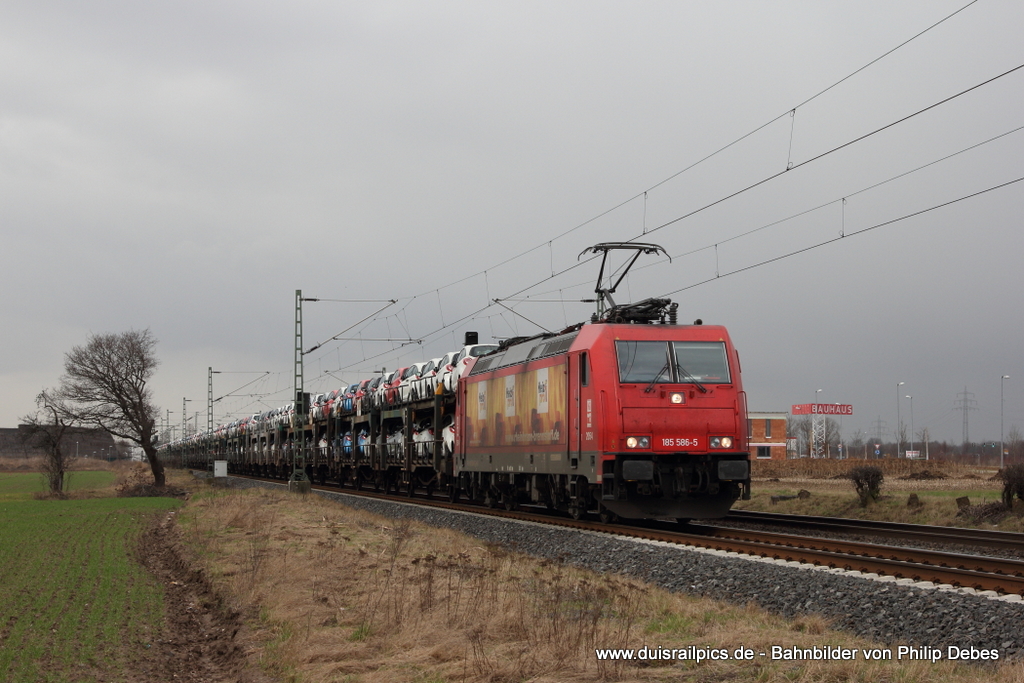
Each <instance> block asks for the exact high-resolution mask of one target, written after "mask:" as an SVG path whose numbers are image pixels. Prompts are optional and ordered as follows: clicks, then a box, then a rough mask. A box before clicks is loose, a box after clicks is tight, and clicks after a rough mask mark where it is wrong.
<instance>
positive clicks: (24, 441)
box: [0, 425, 128, 460]
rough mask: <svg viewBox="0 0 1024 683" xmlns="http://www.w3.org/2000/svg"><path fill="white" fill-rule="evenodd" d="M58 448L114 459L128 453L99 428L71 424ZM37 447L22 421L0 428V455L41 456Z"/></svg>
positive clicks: (18, 456) (81, 456) (72, 452)
mask: <svg viewBox="0 0 1024 683" xmlns="http://www.w3.org/2000/svg"><path fill="white" fill-rule="evenodd" d="M61 449H62V450H64V451H65V452H66V453H69V454H71V455H75V454H77V455H78V457H80V458H101V459H103V460H114V459H117V458H125V457H128V455H127V451H126V449H125V448H124V447H122V446H119V445H118V444H116V443H114V439H113V438H112V437H111V436H110V434H107V433H106V432H104V431H101V430H99V429H85V428H80V427H72V428H70V429H68V431H66V432H65V433H64V439H63V440H62V441H61ZM42 455H43V451H42V450H41V449H39V448H38V447H37V446H36V445H35V444H34V443H33V441H32V439H31V438H29V437H28V428H27V427H26V426H25V425H19V426H18V427H16V428H14V429H11V428H9V427H8V428H0V458H34V457H38V456H42Z"/></svg>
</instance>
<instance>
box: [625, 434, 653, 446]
mask: <svg viewBox="0 0 1024 683" xmlns="http://www.w3.org/2000/svg"><path fill="white" fill-rule="evenodd" d="M650 447H651V440H650V439H648V438H647V437H646V436H629V437H626V448H650Z"/></svg>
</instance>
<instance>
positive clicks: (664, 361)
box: [615, 340, 732, 384]
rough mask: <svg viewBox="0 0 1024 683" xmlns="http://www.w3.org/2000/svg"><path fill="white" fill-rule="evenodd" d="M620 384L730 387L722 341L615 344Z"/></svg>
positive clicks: (623, 342)
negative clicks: (698, 384)
mask: <svg viewBox="0 0 1024 683" xmlns="http://www.w3.org/2000/svg"><path fill="white" fill-rule="evenodd" d="M615 353H616V356H617V358H618V364H619V381H620V382H621V383H623V384H641V383H652V384H653V383H655V382H662V383H665V384H688V383H692V382H697V383H701V384H730V383H731V382H732V376H731V375H730V373H729V362H728V360H727V357H726V353H725V343H723V342H684V341H673V342H663V341H623V340H619V341H616V342H615Z"/></svg>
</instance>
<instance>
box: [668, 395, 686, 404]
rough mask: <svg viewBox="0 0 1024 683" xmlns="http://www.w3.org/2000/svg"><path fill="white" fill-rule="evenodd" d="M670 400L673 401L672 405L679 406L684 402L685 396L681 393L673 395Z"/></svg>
mask: <svg viewBox="0 0 1024 683" xmlns="http://www.w3.org/2000/svg"><path fill="white" fill-rule="evenodd" d="M669 400H670V401H672V403H675V404H676V405H679V404H681V403H682V402H683V395H682V394H680V393H675V394H672V396H670V397H669Z"/></svg>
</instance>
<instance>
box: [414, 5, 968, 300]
mask: <svg viewBox="0 0 1024 683" xmlns="http://www.w3.org/2000/svg"><path fill="white" fill-rule="evenodd" d="M976 2H978V0H971V1H970V2H968V3H967V4H965V5H964V6H962V7H960V8H959V9H957V10H954V11H953V12H951V13H949V14H947V15H946V16H944V17H942V18H941V19H939V20H938V21H936V22H934V23H932V24H930V25H929V26H928V27H926V28H924V29H923V30H921V31H919V32H917V33H915V34H914V35H913V36H911V37H910V38H907V39H906V40H904V41H903V42H901V43H899V44H898V45H896V46H895V47H892V48H890V49H888V50H886V51H885V52H883V53H882V54H880V55H879V56H877V57H875V58H874V59H872V60H871V61H869V62H867V63H866V64H864V65H862V66H860V67H858V68H857V69H854V70H853V71H851V72H850V73H849V74H847V75H845V76H843V77H842V78H840V79H839V80H837V81H835V82H833V83H832V84H831V85H829V86H827V87H825V88H823V89H822V90H819V91H818V92H816V93H815V94H813V95H811V96H810V97H808V98H806V99H805V100H803V101H802V102H800V103H799V104H797V105H795V106H793V107H789V108H788V109H786V111H784V112H782V113H781V114H779V115H777V116H774V117H772V118H771V119H769V120H768V121H765V122H764V123H762V124H761V125H759V126H756V127H755V128H754V129H752V130H750V131H749V132H747V133H745V134H743V135H741V136H739V137H737V138H735V139H734V140H732V141H731V142H729V143H728V144H726V145H723V146H722V147H719V148H718V149H716V150H715V151H713V152H711V153H710V154H708V155H706V156H704V157H702V158H700V159H698V160H697V161H695V162H693V163H691V164H689V165H688V166H686V167H684V168H682V169H680V170H679V171H676V172H675V173H672V174H671V175H669V176H667V177H665V178H663V179H662V180H660V181H658V182H656V183H654V184H653V185H651V186H649V187H647V188H646V189H644V190H642V191H640V192H638V193H636V194H634V195H633V196H631V197H629V198H628V199H625V200H622V201H620V202H618V203H617V204H615V205H614V206H611V207H609V208H607V209H605V210H603V211H601V212H599V213H597V214H596V215H594V216H592V217H590V218H588V219H586V220H584V221H583V222H581V223H578V224H577V225H574V226H573V227H571V228H568V229H566V230H564V231H562V232H560V233H558V234H557V235H555V236H554V237H552V238H550V239H549V240H547V242H542V243H540V244H537V245H535V246H533V247H530V248H529V249H526V250H524V251H522V252H519V253H517V254H513V255H512V256H509V257H508V258H505V259H503V260H501V261H499V262H497V263H495V264H492V265H490V266H488V267H487V268H486V269H483V270H480V271H477V272H475V273H472V274H470V275H465V276H463V277H461V278H458V279H456V280H453V281H452V282H449V283H448V284H446V285H442V286H441V287H439V288H438V289H447V288H449V287H453V286H455V285H457V284H461V283H463V282H466V281H467V280H470V279H472V278H474V277H477V276H479V275H481V274H484V275H486V273H487V270H494V269H497V268H500V267H501V266H504V265H506V264H508V263H511V262H512V261H515V260H517V259H520V258H522V257H524V256H527V255H529V254H531V253H533V252H535V251H537V250H538V249H541V248H543V247H544V245H545V244H550V243H552V242H554V241H557V240H560V239H562V238H563V237H566V236H568V235H570V234H572V233H574V232H576V231H577V230H580V229H581V228H584V227H586V226H587V225H590V224H591V223H594V222H595V221H597V220H599V219H601V218H603V217H605V216H607V215H608V214H610V213H612V212H614V211H617V210H618V209H621V208H622V207H624V206H626V205H627V204H630V203H631V202H633V201H635V200H637V199H639V198H641V197H643V198H644V200H645V204H644V210H645V214H646V196H647V193H648V192H650V191H651V190H655V189H657V188H659V187H661V186H662V185H664V184H665V183H667V182H670V181H671V180H674V179H675V178H677V177H679V176H680V175H682V174H683V173H686V172H687V171H690V170H692V169H694V168H696V167H697V166H699V165H701V164H703V163H705V162H706V161H709V160H711V159H713V158H714V157H716V156H718V155H720V154H722V153H724V152H726V151H728V150H729V149H731V148H732V147H734V146H736V145H738V144H739V143H741V142H743V141H744V140H746V139H748V138H750V137H751V136H753V135H756V134H757V133H759V132H761V131H762V130H764V129H765V128H768V127H769V126H771V125H772V124H773V123H775V122H777V121H779V120H780V119H782V118H783V117H785V116H786V115H788V114H789V113H790V112H795V111H796V110H797V109H799V108H800V107H803V106H805V105H807V104H810V103H811V102H813V101H814V100H816V99H818V98H819V97H821V96H822V95H824V94H826V93H828V92H829V91H831V90H833V89H834V88H836V87H838V86H839V85H841V84H843V83H845V82H846V81H848V80H850V79H851V78H853V77H854V76H856V75H857V74H859V73H861V72H862V71H864V70H866V69H868V68H870V67H871V66H873V65H875V64H877V63H878V62H880V61H882V60H883V59H885V58H886V57H888V56H889V55H891V54H893V53H895V52H896V51H897V50H900V49H901V48H903V47H905V46H907V45H908V44H910V43H911V42H913V41H915V40H917V39H918V38H920V37H922V36H924V35H925V34H926V33H928V32H930V31H932V30H933V29H935V28H936V27H938V26H940V25H942V24H944V23H945V22H947V21H949V20H950V19H952V18H953V17H955V16H956V15H958V14H960V13H961V12H963V11H964V10H966V9H967V8H968V7H970V6H971V5H974V4H975V3H976ZM645 226H646V223H645ZM644 232H645V233H646V232H649V231H647V230H646V227H645V229H644ZM552 277H554V275H552ZM426 293H427V292H423V293H421V294H418V295H417V296H422V295H423V294H426ZM487 298H488V300H490V298H491V295H490V292H488V293H487Z"/></svg>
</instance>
